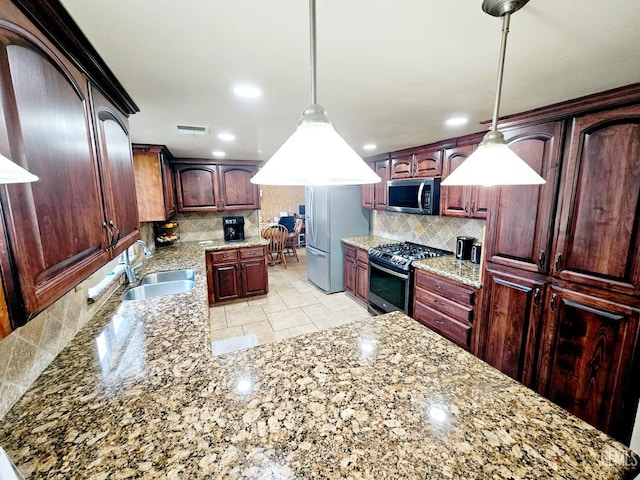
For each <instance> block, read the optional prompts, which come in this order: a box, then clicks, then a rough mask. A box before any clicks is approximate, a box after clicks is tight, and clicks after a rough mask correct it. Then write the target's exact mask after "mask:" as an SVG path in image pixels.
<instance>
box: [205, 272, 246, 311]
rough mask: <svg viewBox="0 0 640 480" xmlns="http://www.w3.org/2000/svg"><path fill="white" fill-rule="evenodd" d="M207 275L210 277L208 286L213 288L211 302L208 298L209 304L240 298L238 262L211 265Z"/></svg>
mask: <svg viewBox="0 0 640 480" xmlns="http://www.w3.org/2000/svg"><path fill="white" fill-rule="evenodd" d="M209 275H211V279H210V282H209V284H210V285H212V286H213V301H211V300H212V299H211V297H209V303H215V302H221V301H223V300H232V299H234V298H240V297H241V296H242V281H241V278H240V264H239V263H238V262H235V263H222V264H213V265H211V269H210V272H209Z"/></svg>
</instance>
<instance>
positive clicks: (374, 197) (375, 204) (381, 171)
mask: <svg viewBox="0 0 640 480" xmlns="http://www.w3.org/2000/svg"><path fill="white" fill-rule="evenodd" d="M365 161H366V162H367V163H368V164H369V166H370V167H371V169H372V170H373V171H374V172H376V174H377V175H378V176H379V177H380V178H381V179H382V180H381V181H380V182H378V183H369V184H366V185H362V208H368V209H370V210H386V209H387V182H388V181H389V176H390V160H389V154H388V153H384V154H381V155H376V156H375V157H370V158H366V159H365Z"/></svg>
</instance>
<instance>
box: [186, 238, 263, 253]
mask: <svg viewBox="0 0 640 480" xmlns="http://www.w3.org/2000/svg"><path fill="white" fill-rule="evenodd" d="M198 244H199V245H200V246H201V247H204V248H206V249H207V250H229V249H232V248H245V247H259V246H262V245H269V240H266V239H264V238H262V237H247V238H245V239H244V241H241V242H240V241H236V242H225V241H224V240H223V239H216V240H203V241H201V242H198Z"/></svg>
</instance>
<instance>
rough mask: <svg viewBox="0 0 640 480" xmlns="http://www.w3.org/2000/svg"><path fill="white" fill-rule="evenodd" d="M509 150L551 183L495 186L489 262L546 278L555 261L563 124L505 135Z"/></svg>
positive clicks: (551, 123)
mask: <svg viewBox="0 0 640 480" xmlns="http://www.w3.org/2000/svg"><path fill="white" fill-rule="evenodd" d="M504 134H505V139H506V140H507V142H508V144H509V147H510V148H511V149H512V150H513V151H514V152H515V153H516V154H517V155H518V156H519V157H520V158H522V159H523V160H524V161H525V162H527V164H528V165H529V166H530V167H531V168H533V169H534V170H535V171H536V172H537V173H538V174H540V176H542V178H544V179H545V180H546V181H547V183H545V184H544V185H526V186H523V185H519V186H513V187H511V186H505V187H496V189H495V192H494V195H493V198H492V204H491V209H490V212H491V213H490V214H489V218H488V225H489V226H490V227H489V228H488V230H487V236H488V238H487V242H486V243H485V244H486V246H487V259H488V260H489V261H491V262H494V263H497V264H501V265H508V266H512V267H516V268H521V269H523V270H528V271H532V272H541V273H546V272H547V271H548V268H549V258H550V257H551V253H550V250H551V235H552V233H553V225H554V219H555V205H556V201H557V191H558V179H559V175H558V170H559V164H560V156H561V154H562V151H561V147H562V136H563V122H561V121H559V122H550V123H544V124H540V125H532V126H525V127H519V128H514V129H511V130H507V131H505V132H504Z"/></svg>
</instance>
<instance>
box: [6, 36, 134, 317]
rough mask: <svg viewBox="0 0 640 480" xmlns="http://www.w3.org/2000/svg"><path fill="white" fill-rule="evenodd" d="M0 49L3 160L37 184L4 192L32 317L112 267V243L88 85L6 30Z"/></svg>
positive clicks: (26, 306) (9, 231)
mask: <svg viewBox="0 0 640 480" xmlns="http://www.w3.org/2000/svg"><path fill="white" fill-rule="evenodd" d="M12 42H13V43H12ZM0 49H2V50H3V52H2V54H1V55H0V63H1V67H2V71H3V74H2V76H0V82H1V84H0V88H1V89H2V105H1V106H0V108H1V109H2V110H1V114H2V116H3V118H2V121H1V122H0V137H1V143H0V144H1V145H3V146H8V147H7V148H8V150H6V151H3V152H2V153H3V154H5V155H6V156H8V157H10V158H11V159H12V160H14V161H15V162H16V163H18V164H20V165H22V166H23V167H25V168H27V169H28V170H29V171H31V172H33V173H34V174H35V175H37V176H38V177H39V180H38V181H37V182H34V183H26V184H13V185H7V186H6V190H4V191H3V209H4V214H5V221H6V223H7V236H8V238H9V243H10V246H11V250H12V253H13V261H14V262H15V268H16V270H17V272H19V275H18V276H17V277H18V278H17V282H18V283H19V288H20V290H21V293H22V299H23V300H24V310H25V311H26V316H31V315H32V314H34V313H37V312H38V311H40V310H42V309H43V308H45V307H47V306H48V305H50V304H51V303H53V302H54V301H55V300H57V299H58V298H60V297H61V296H62V295H63V294H64V293H66V292H67V291H68V290H70V289H71V288H73V287H74V286H75V285H77V284H78V283H79V282H80V281H81V280H83V279H84V278H86V277H87V276H88V275H90V274H91V273H92V272H94V271H95V270H96V269H97V268H99V267H100V266H101V265H103V264H104V263H106V262H107V261H108V260H109V253H108V251H107V246H108V244H109V237H108V235H107V232H106V230H105V229H104V227H103V222H104V220H105V219H104V211H103V206H102V194H101V190H100V181H99V174H98V165H97V162H96V158H95V155H94V150H93V147H92V134H91V123H90V111H89V106H88V101H87V98H88V93H87V91H86V83H85V82H84V79H83V77H82V76H81V75H80V74H79V73H78V72H76V71H75V70H74V68H73V66H71V65H65V66H64V68H63V66H62V65H61V63H60V61H59V60H58V59H56V58H53V57H49V56H47V55H45V54H44V53H42V50H40V49H39V48H37V47H35V46H32V45H29V44H27V43H26V42H25V41H24V40H21V39H18V38H16V37H15V36H14V35H13V34H11V33H9V32H7V31H4V30H3V31H2V39H1V40H0ZM5 73H6V75H5ZM134 208H135V205H134ZM22 314H23V315H24V312H22ZM14 318H15V317H14ZM15 321H16V322H17V323H22V322H23V321H24V318H21V319H19V318H16V319H15Z"/></svg>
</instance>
